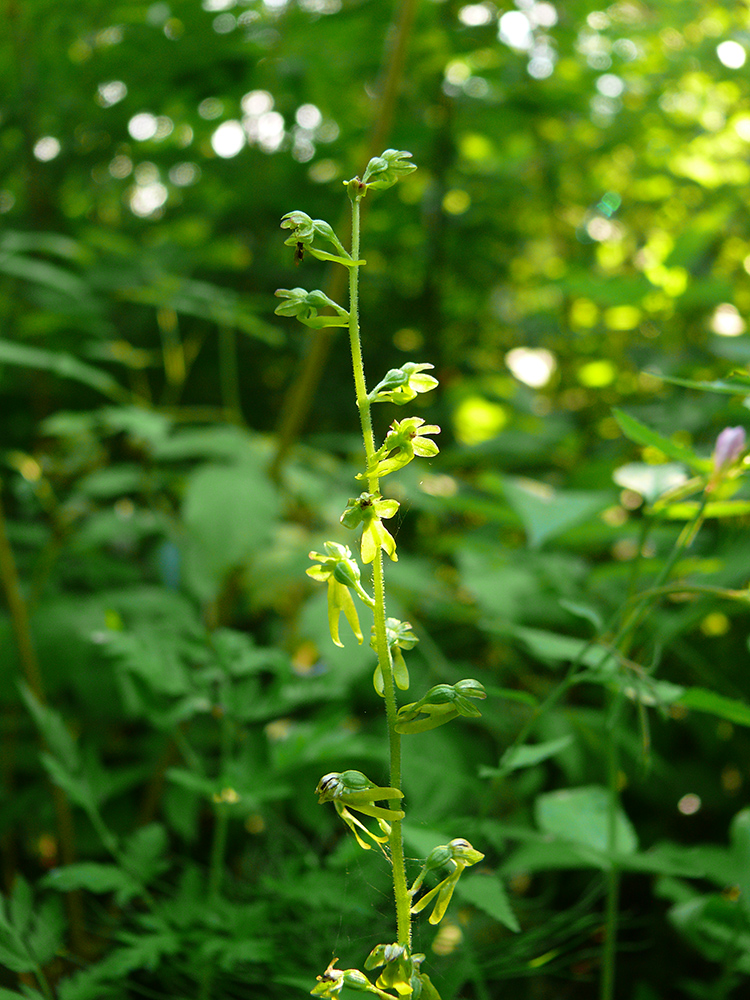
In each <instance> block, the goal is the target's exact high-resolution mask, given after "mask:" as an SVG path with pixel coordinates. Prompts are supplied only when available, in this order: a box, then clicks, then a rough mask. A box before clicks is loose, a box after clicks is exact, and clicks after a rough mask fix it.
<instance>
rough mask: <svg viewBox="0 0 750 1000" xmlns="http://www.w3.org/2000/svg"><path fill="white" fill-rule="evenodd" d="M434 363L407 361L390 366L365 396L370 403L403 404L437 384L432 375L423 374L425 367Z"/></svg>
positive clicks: (430, 366)
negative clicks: (398, 366) (396, 365)
mask: <svg viewBox="0 0 750 1000" xmlns="http://www.w3.org/2000/svg"><path fill="white" fill-rule="evenodd" d="M434 367H435V366H434V365H427V364H424V365H418V364H416V363H415V362H414V361H407V362H406V364H405V365H402V366H401V368H392V369H391V370H390V371H389V372H387V374H386V376H385V378H384V379H383V381H382V382H379V383H378V384H377V385H376V386H375V388H374V389H373V390H372V392H370V393H368V395H367V398H368V399H369V400H370V402H371V403H395V404H396V405H397V406H403V405H404V403H409V402H410V401H411V400H412V399H414V397H415V396H416V395H417V393H419V392H429V391H430V390H431V389H434V388H435V386H436V385H437V384H438V380H437V379H436V378H433V377H432V375H423V374H422V372H424V371H425V370H426V369H427V368H434Z"/></svg>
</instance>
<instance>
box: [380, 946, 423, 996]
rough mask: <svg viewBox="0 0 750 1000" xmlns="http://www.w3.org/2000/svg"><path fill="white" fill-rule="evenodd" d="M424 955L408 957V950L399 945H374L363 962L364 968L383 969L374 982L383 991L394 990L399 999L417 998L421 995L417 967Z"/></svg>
mask: <svg viewBox="0 0 750 1000" xmlns="http://www.w3.org/2000/svg"><path fill="white" fill-rule="evenodd" d="M424 959H425V956H424V955H410V954H409V949H408V948H405V947H404V946H403V945H400V944H379V945H376V946H375V947H374V948H373V949H372V951H371V952H370V954H369V955H368V956H367V959H366V961H365V968H366V969H367V970H368V971H369V970H370V969H377V968H379V967H380V966H381V965H382V966H384V967H385V968H384V969H383V971H382V972H381V973H380V976H379V977H378V979H377V980H376V985H377V986H379V987H380V988H381V989H384V990H389V989H390V990H395V991H396V992H397V993H398V995H399V996H400V997H413V998H414V997H418V996H419V995H420V993H421V983H420V982H419V966H420V965H421V964H422V962H424Z"/></svg>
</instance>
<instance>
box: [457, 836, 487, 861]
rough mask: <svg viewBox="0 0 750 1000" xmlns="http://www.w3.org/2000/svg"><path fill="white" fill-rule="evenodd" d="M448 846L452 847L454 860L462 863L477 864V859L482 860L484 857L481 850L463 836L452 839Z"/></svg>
mask: <svg viewBox="0 0 750 1000" xmlns="http://www.w3.org/2000/svg"><path fill="white" fill-rule="evenodd" d="M448 847H449V848H450V851H451V857H452V858H453V860H454V861H458V862H460V863H461V864H462V865H475V864H476V863H477V861H481V860H482V858H483V857H484V855H483V854H482V852H481V851H477V850H476V848H474V847H472V846H471V844H470V843H469V841H468V840H464V839H463V837H457V838H456V839H455V840H452V841H451V842H450V844H448Z"/></svg>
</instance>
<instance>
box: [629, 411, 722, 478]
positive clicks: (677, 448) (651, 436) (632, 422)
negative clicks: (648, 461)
mask: <svg viewBox="0 0 750 1000" xmlns="http://www.w3.org/2000/svg"><path fill="white" fill-rule="evenodd" d="M612 412H613V414H614V417H615V420H616V421H617V423H618V424H619V425H620V429H621V430H622V432H623V434H624V435H625V437H627V438H629V439H630V440H631V441H633V442H635V444H640V445H643V446H644V447H650V448H658V449H659V451H661V452H663V453H664V454H665V455H666V456H667V458H671V459H673V460H674V461H675V462H682V463H683V464H684V465H687V466H688V468H690V469H692V470H693V471H694V472H697V473H699V474H702V473H704V472H707V471H708V470H709V469H710V468H711V463H710V461H709V460H708V459H706V458H699V457H698V456H697V455H696V454H695V452H693V451H691V450H690V449H689V448H684V447H683V446H682V445H680V444H676V443H675V442H674V441H671V440H670V439H669V438H665V437H662V435H661V434H657V433H656V431H652V430H651V428H650V427H647V426H646V425H645V424H642V423H641V422H640V420H636V419H635V417H631V416H630V415H629V414H628V413H625V412H624V411H623V410H618V409H614V410H613V411H612Z"/></svg>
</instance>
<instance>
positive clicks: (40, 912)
mask: <svg viewBox="0 0 750 1000" xmlns="http://www.w3.org/2000/svg"><path fill="white" fill-rule="evenodd" d="M65 926H66V920H65V913H64V911H63V907H62V900H61V899H60V898H59V897H56V896H54V897H52V898H49V899H45V900H44V902H43V903H42V905H41V906H39V907H37V909H36V911H35V913H34V921H33V924H32V927H31V930H30V931H29V933H28V942H29V949H30V951H31V953H32V954H33V956H34V958H36V960H37V962H38V963H39V964H40V965H46V964H47V963H48V962H51V961H52V959H53V958H54V957H55V955H56V954H57V953H58V952H59V950H60V949H61V947H62V944H63V937H64V934H65Z"/></svg>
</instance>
